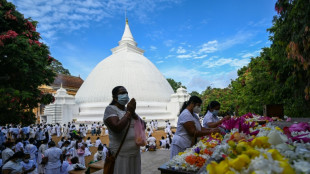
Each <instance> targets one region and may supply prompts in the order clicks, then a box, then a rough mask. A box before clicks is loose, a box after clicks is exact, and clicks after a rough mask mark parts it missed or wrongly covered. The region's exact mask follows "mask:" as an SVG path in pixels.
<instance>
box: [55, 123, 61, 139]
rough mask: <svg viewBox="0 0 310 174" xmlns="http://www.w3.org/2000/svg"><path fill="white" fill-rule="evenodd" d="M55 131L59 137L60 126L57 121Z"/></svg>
mask: <svg viewBox="0 0 310 174" xmlns="http://www.w3.org/2000/svg"><path fill="white" fill-rule="evenodd" d="M56 132H57V137H60V136H61V126H60V124H59V123H57V127H56Z"/></svg>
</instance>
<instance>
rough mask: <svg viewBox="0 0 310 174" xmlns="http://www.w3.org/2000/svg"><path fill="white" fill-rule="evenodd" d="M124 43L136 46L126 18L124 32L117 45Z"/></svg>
mask: <svg viewBox="0 0 310 174" xmlns="http://www.w3.org/2000/svg"><path fill="white" fill-rule="evenodd" d="M124 43H129V44H131V45H134V46H137V43H136V41H135V39H134V38H133V36H132V34H131V31H130V28H129V24H128V18H126V24H125V30H124V34H123V36H122V39H121V41H119V45H122V44H124Z"/></svg>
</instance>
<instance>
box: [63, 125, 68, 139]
mask: <svg viewBox="0 0 310 174" xmlns="http://www.w3.org/2000/svg"><path fill="white" fill-rule="evenodd" d="M67 133H68V127H67V126H66V124H64V125H63V127H62V136H63V137H66V138H68V137H67Z"/></svg>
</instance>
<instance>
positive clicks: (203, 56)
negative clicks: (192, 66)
mask: <svg viewBox="0 0 310 174" xmlns="http://www.w3.org/2000/svg"><path fill="white" fill-rule="evenodd" d="M207 56H208V55H206V54H204V55H201V56H195V57H194V59H203V58H206V57H207Z"/></svg>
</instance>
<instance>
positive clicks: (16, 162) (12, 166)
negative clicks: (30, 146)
mask: <svg viewBox="0 0 310 174" xmlns="http://www.w3.org/2000/svg"><path fill="white" fill-rule="evenodd" d="M24 156H25V154H24V152H16V153H15V154H14V155H13V156H11V157H10V158H9V160H8V162H7V163H5V164H4V166H3V167H2V174H11V173H14V174H22V173H23V172H24V170H23V165H22V164H21V161H22V160H23V158H24Z"/></svg>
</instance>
